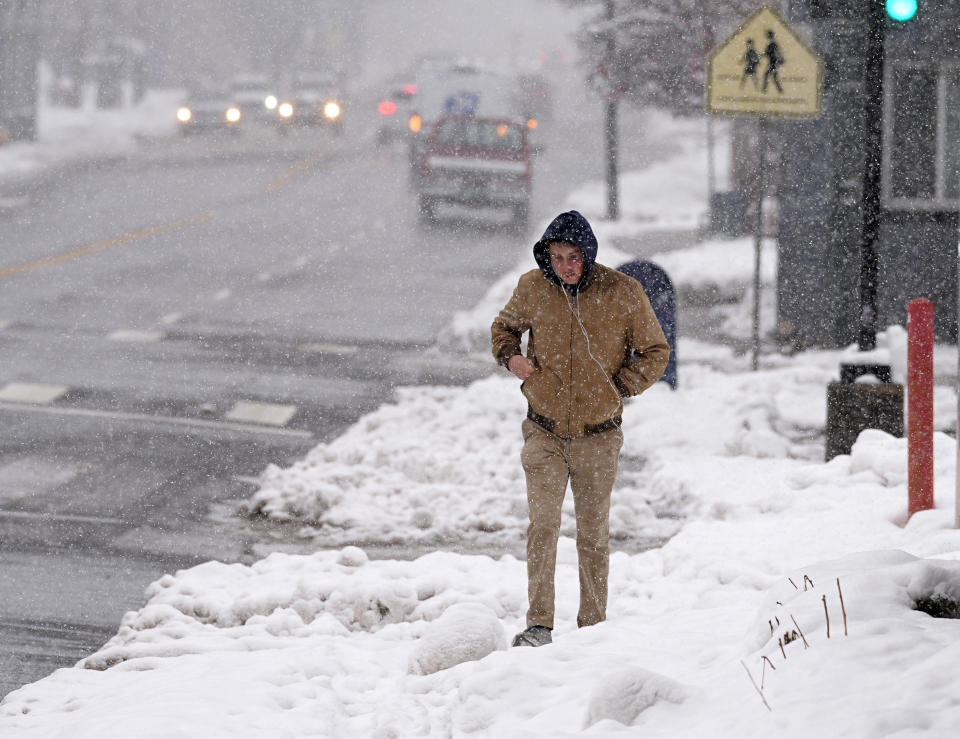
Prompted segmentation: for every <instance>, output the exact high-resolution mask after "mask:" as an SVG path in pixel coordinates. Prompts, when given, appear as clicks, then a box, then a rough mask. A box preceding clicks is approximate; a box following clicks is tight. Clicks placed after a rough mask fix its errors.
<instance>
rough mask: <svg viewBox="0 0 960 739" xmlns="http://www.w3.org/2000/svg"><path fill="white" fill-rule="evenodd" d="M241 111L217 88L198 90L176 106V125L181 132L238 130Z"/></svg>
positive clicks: (241, 116) (232, 131) (241, 117)
mask: <svg viewBox="0 0 960 739" xmlns="http://www.w3.org/2000/svg"><path fill="white" fill-rule="evenodd" d="M242 119H243V113H242V112H241V111H240V108H239V107H238V106H237V105H236V104H235V103H234V102H233V99H232V98H231V97H229V96H228V95H226V94H225V93H223V92H220V91H218V90H198V91H195V92H194V93H192V94H191V95H190V96H189V97H188V99H187V100H185V101H184V103H183V105H181V106H180V107H179V108H177V125H178V126H179V127H180V132H181V133H183V134H190V133H197V132H201V131H229V132H230V133H234V132H236V131H238V130H239V127H240V121H241V120H242Z"/></svg>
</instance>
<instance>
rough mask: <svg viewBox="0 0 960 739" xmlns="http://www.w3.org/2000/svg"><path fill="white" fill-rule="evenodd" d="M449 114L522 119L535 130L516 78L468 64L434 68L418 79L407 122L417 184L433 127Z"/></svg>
mask: <svg viewBox="0 0 960 739" xmlns="http://www.w3.org/2000/svg"><path fill="white" fill-rule="evenodd" d="M450 115H458V116H505V117H509V118H517V119H523V120H524V121H525V122H526V123H525V125H528V126H529V127H530V128H531V129H532V128H535V127H536V122H535V121H532V120H531V121H528V120H527V118H526V112H525V111H524V110H523V107H522V105H521V95H520V91H519V88H518V86H517V80H516V78H515V77H513V76H511V75H507V74H503V73H500V72H497V71H495V70H490V69H486V68H483V67H480V66H477V65H474V64H469V63H457V64H454V65H452V66H448V67H442V68H432V67H431V68H429V69H428V70H427V71H426V72H425V73H423V74H422V75H421V76H420V77H419V78H418V80H417V96H416V98H415V100H414V101H413V105H412V106H411V111H410V115H409V119H408V127H409V129H410V164H411V167H412V168H413V170H412V174H413V177H414V181H415V178H416V176H417V173H416V167H417V164H418V162H419V161H420V160H421V154H422V151H423V147H424V146H425V143H426V141H427V140H428V139H429V137H430V132H431V130H432V128H433V126H434V125H435V123H436V121H438V120H439V119H440V118H442V117H443V116H450Z"/></svg>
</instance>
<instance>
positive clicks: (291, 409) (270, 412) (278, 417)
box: [226, 401, 297, 426]
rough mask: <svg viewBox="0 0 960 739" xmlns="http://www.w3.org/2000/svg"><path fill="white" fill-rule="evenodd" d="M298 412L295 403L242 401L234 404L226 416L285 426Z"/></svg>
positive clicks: (248, 421) (246, 421) (233, 419)
mask: <svg viewBox="0 0 960 739" xmlns="http://www.w3.org/2000/svg"><path fill="white" fill-rule="evenodd" d="M296 412H297V406H295V405H280V404H277V403H251V402H247V401H240V402H238V403H237V404H235V405H234V406H233V408H232V409H231V411H230V412H229V413H227V416H226V417H227V418H228V419H230V420H231V421H243V422H245V423H263V424H267V425H269V426H285V425H286V424H287V422H288V421H289V420H290V419H291V418H293V415H294V414H295V413H296Z"/></svg>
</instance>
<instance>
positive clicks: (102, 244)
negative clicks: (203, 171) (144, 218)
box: [0, 211, 217, 280]
mask: <svg viewBox="0 0 960 739" xmlns="http://www.w3.org/2000/svg"><path fill="white" fill-rule="evenodd" d="M216 217H217V214H216V213H215V212H214V211H207V212H206V213H201V214H200V215H197V216H193V217H191V218H184V219H182V220H179V221H173V222H172V223H164V224H161V225H159V226H149V227H147V228H142V229H140V230H138V231H130V232H129V233H125V234H121V235H120V236H115V237H113V238H112V239H106V240H105V241H97V242H94V243H93V244H87V245H86V246H81V247H78V248H76V249H71V250H70V251H65V252H62V253H60V254H53V255H51V256H49V257H44V258H43V259H36V260H34V261H32V262H24V263H22V264H14V265H12V266H10V267H3V268H0V280H2V279H6V278H7V277H14V276H16V275H21V274H24V273H25V272H33V271H34V270H38V269H42V268H43V267H51V266H53V265H55V264H61V263H63V262H69V261H72V260H74V259H81V258H82V257H89V256H91V255H92V254H99V253H100V252H102V251H106V250H108V249H113V248H115V247H118V246H123V245H125V244H130V243H133V242H134V241H142V240H144V239H149V238H151V237H153V236H159V235H161V234H165V233H170V232H172V231H181V230H183V229H185V228H190V227H192V226H199V225H200V224H201V223H206V222H207V221H212V220H213V219H214V218H216Z"/></svg>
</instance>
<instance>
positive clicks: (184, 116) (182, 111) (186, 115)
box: [177, 106, 193, 123]
mask: <svg viewBox="0 0 960 739" xmlns="http://www.w3.org/2000/svg"><path fill="white" fill-rule="evenodd" d="M191 118H193V112H192V111H191V110H190V108H188V107H187V106H183V107H182V108H177V120H178V121H180V122H181V123H188V122H189V121H190V119H191Z"/></svg>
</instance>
